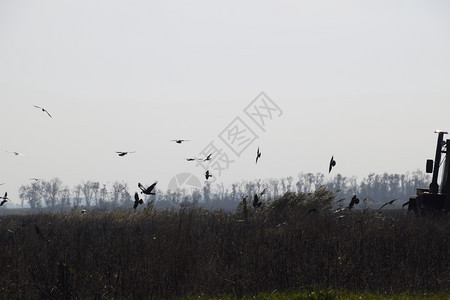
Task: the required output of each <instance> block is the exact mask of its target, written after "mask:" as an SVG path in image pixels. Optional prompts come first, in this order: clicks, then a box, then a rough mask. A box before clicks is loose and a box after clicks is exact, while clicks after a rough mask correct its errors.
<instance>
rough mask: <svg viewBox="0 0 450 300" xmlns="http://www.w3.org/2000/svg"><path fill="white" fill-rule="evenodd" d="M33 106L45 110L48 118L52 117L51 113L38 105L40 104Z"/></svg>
mask: <svg viewBox="0 0 450 300" xmlns="http://www.w3.org/2000/svg"><path fill="white" fill-rule="evenodd" d="M34 107H36V108H39V109H40V110H42V111H43V112H46V113H47V115H48V116H49V117H50V118H51V117H52V115H51V114H50V113H49V112H48V111H47V110H46V109H45V108H43V107H40V106H37V105H34Z"/></svg>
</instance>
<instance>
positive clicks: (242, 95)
mask: <svg viewBox="0 0 450 300" xmlns="http://www.w3.org/2000/svg"><path fill="white" fill-rule="evenodd" d="M261 92H264V94H261ZM264 104H265V106H264ZM33 105H38V106H42V107H44V108H46V109H47V110H48V112H49V113H50V114H51V115H52V118H50V117H49V116H48V115H47V114H45V112H42V111H40V110H39V109H37V108H35V107H34V106H33ZM0 112H1V117H0V122H1V125H2V129H1V130H0V143H1V144H0V183H5V184H4V185H2V186H0V193H3V192H4V191H8V194H9V195H11V196H10V198H11V200H12V201H13V202H15V203H19V202H20V200H19V199H18V193H17V191H18V189H19V187H20V186H21V185H28V184H30V183H31V181H30V180H29V179H30V178H33V177H37V178H42V179H46V180H49V179H51V178H53V177H59V178H60V179H61V180H62V181H63V183H64V184H65V185H68V186H69V187H73V186H74V185H76V184H79V183H81V182H82V181H87V180H95V181H99V182H100V183H105V184H107V185H110V184H112V182H114V181H116V180H117V181H124V182H126V183H128V184H129V187H130V192H134V191H135V190H137V182H142V183H144V184H150V183H152V182H153V181H154V180H158V181H159V183H158V188H159V189H161V190H163V191H166V190H167V186H168V183H169V181H170V180H171V179H172V178H173V177H174V176H175V175H177V174H179V173H182V172H189V173H192V174H195V175H196V176H197V177H198V178H199V179H201V181H202V183H203V182H204V177H203V176H204V169H203V168H202V167H201V166H198V165H197V164H196V163H195V162H187V161H185V158H188V157H191V156H195V157H203V156H202V152H209V150H210V149H208V147H211V146H212V145H213V146H215V147H217V148H218V149H219V150H221V152H220V153H218V155H215V157H213V161H211V162H210V165H209V166H207V167H208V168H209V169H210V172H211V174H212V175H213V178H214V179H215V180H216V182H218V183H224V184H225V185H230V184H231V183H233V182H236V181H241V180H243V179H245V180H253V179H258V178H261V179H264V178H271V177H276V178H280V177H285V176H293V177H294V178H295V179H297V175H298V174H299V173H300V172H304V173H307V172H313V173H316V172H322V173H325V174H327V178H329V177H330V176H334V175H335V174H337V173H340V174H342V175H344V176H349V177H350V176H357V177H358V178H363V177H365V176H367V175H368V174H369V173H372V172H374V173H383V172H388V173H405V172H407V171H414V170H417V169H421V170H424V168H425V160H426V159H427V158H433V157H434V151H435V143H436V135H435V134H434V133H433V131H434V130H435V129H444V130H450V114H449V113H450V2H448V1H446V0H423V1H419V0H411V1H361V0H355V1H139V0H136V1H113V0H108V1H100V0H98V1H81V0H77V1H59V0H54V1H6V0H1V1H0ZM258 112H259V116H258ZM258 122H259V123H258ZM261 122H264V124H263V126H261V125H262V123H261ZM235 133H237V135H236V134H235ZM172 139H188V140H189V141H188V142H185V143H183V144H176V143H174V142H172V141H171V140H172ZM211 143H212V144H211ZM258 146H259V148H260V150H261V152H262V156H261V158H260V160H259V162H258V164H255V156H256V149H257V148H258ZM8 151H16V152H19V153H22V154H24V156H15V155H14V154H13V153H11V152H8ZM115 151H136V152H135V153H131V154H129V155H127V156H125V157H118V156H117V154H116V153H115ZM332 155H334V158H335V160H336V162H337V164H336V167H335V169H333V171H332V172H331V174H328V173H327V172H328V163H329V160H330V158H331V156H332ZM219 157H220V161H218V159H219ZM226 158H228V159H229V160H230V161H232V162H231V163H230V164H229V165H228V166H224V161H225V160H226ZM219 162H220V163H221V164H222V166H221V167H222V168H224V170H222V171H221V174H219V173H220V172H219V170H217V167H218V166H219ZM210 180H211V179H210Z"/></svg>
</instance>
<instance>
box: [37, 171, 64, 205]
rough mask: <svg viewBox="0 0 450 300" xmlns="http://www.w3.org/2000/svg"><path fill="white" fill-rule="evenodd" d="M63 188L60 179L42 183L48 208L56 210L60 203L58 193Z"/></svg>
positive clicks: (43, 194) (43, 195) (43, 196)
mask: <svg viewBox="0 0 450 300" xmlns="http://www.w3.org/2000/svg"><path fill="white" fill-rule="evenodd" d="M61 186H62V181H61V180H60V179H59V178H53V179H51V180H50V181H45V180H43V181H41V191H42V198H43V199H44V201H45V204H46V205H47V207H49V208H51V209H52V210H54V209H55V207H56V205H57V202H58V192H59V190H60V188H61Z"/></svg>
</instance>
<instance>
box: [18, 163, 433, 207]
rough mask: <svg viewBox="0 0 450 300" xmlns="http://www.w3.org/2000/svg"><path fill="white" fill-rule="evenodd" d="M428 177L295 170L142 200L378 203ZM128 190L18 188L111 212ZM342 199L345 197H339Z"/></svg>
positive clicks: (31, 201) (58, 185)
mask: <svg viewBox="0 0 450 300" xmlns="http://www.w3.org/2000/svg"><path fill="white" fill-rule="evenodd" d="M429 182H430V176H429V175H428V174H426V173H424V172H422V171H420V170H417V171H413V172H407V173H405V174H388V173H384V174H375V173H371V174H369V175H368V176H366V177H365V178H363V179H362V180H360V181H359V180H358V178H357V177H356V176H352V177H346V176H343V175H341V174H337V175H335V176H333V177H330V178H327V177H326V176H325V175H324V174H322V173H315V174H313V173H299V174H298V177H297V178H296V180H294V177H292V176H288V177H283V178H268V179H258V180H252V181H241V182H237V183H233V184H232V185H231V186H228V187H226V186H225V185H224V184H223V183H220V184H217V183H211V182H209V181H205V183H204V184H203V186H202V187H198V188H189V187H187V188H183V187H180V188H178V189H177V190H174V191H172V190H167V191H165V192H164V191H162V190H161V189H157V190H156V195H155V196H147V197H146V198H144V200H145V201H146V202H147V203H151V204H152V205H153V206H154V207H155V208H157V209H158V208H169V209H170V208H173V207H175V208H176V207H180V206H184V205H192V204H195V205H198V206H201V207H204V208H209V209H225V210H234V209H236V207H237V206H238V204H239V203H240V202H241V200H242V198H243V197H244V196H246V195H247V196H250V197H252V196H253V195H254V194H261V193H262V194H263V195H262V198H263V200H269V199H277V198H279V197H281V196H283V195H284V194H286V193H288V192H291V193H292V192H293V193H297V194H302V193H312V192H314V191H316V190H318V189H319V188H321V189H325V190H328V191H332V192H334V194H335V197H336V199H341V200H348V201H350V199H351V198H352V196H353V195H357V196H358V197H359V198H361V199H369V200H370V201H371V202H372V203H381V202H385V201H387V200H391V199H394V198H395V199H400V200H405V201H406V200H407V199H409V197H410V196H411V195H414V194H415V193H416V188H424V187H428V184H429ZM133 194H134V192H133V191H130V188H129V186H128V184H127V183H125V182H119V181H116V182H114V183H113V184H112V185H110V186H107V185H106V184H102V183H100V182H98V181H83V182H81V183H80V184H77V185H75V186H74V187H68V186H66V185H64V184H63V182H62V181H61V179H59V178H57V177H56V178H52V179H50V180H39V181H35V182H32V183H30V184H28V185H22V186H21V187H20V188H19V197H20V200H21V205H22V206H24V204H25V203H26V204H27V205H29V207H30V209H31V210H32V211H41V210H47V211H67V210H71V209H73V208H74V207H86V208H87V209H93V208H96V209H101V210H114V209H117V208H121V207H132V205H133V201H134V199H133V197H134V196H133ZM342 202H345V201H342Z"/></svg>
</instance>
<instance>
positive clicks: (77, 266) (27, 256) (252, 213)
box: [0, 194, 450, 299]
mask: <svg viewBox="0 0 450 300" xmlns="http://www.w3.org/2000/svg"><path fill="white" fill-rule="evenodd" d="M320 197H323V195H317V194H315V195H310V199H309V202H308V203H314V201H318V202H320V201H321V200H320V199H319V200H317V198H320ZM300 198H301V197H300V196H295V197H294V196H292V197H291V199H288V200H286V199H284V200H285V201H284V202H281V201H279V202H277V203H278V205H274V204H272V205H270V206H269V205H267V206H265V207H262V208H260V209H254V208H253V207H248V208H247V209H246V210H245V213H244V209H243V207H240V208H239V210H238V211H237V212H235V213H226V212H221V211H209V210H204V209H200V208H195V207H185V208H183V209H181V210H179V211H167V210H166V211H155V210H152V209H148V210H146V211H140V212H133V211H131V210H130V211H114V212H98V213H95V212H89V213H87V214H80V213H79V212H72V213H66V214H50V213H47V214H30V215H6V216H1V219H0V249H1V260H0V270H1V272H0V282H2V285H1V287H0V297H1V298H8V299H10V298H21V299H33V298H45V299H52V298H65V299H69V298H81V299H85V298H107V299H112V298H132V299H148V298H171V297H188V296H196V295H203V296H205V297H209V296H215V297H217V296H220V295H231V296H232V297H242V296H251V295H257V294H260V293H268V294H270V293H273V292H274V291H277V292H290V291H292V292H294V291H299V290H314V289H316V288H324V289H328V288H331V289H339V290H346V291H349V292H352V293H389V294H391V293H392V294H398V293H404V292H408V293H424V292H426V293H447V294H448V293H449V292H450V288H449V287H450V263H449V257H450V255H449V254H450V253H449V249H450V222H449V219H448V218H416V217H414V216H411V215H410V216H406V215H401V214H398V215H389V216H387V215H380V214H378V213H377V212H371V211H365V212H362V211H351V212H347V213H345V214H341V215H339V216H337V215H336V214H333V213H331V212H329V211H326V210H318V212H317V213H308V211H309V209H308V206H307V205H304V204H305V202H304V201H303V200H304V199H303V200H302V199H300ZM299 199H300V200H299ZM302 201H303V202H302ZM280 203H281V204H280Z"/></svg>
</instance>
